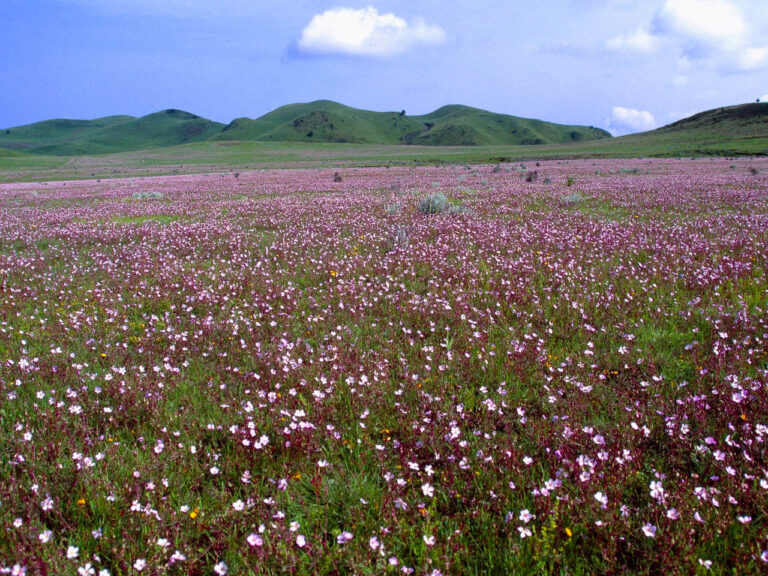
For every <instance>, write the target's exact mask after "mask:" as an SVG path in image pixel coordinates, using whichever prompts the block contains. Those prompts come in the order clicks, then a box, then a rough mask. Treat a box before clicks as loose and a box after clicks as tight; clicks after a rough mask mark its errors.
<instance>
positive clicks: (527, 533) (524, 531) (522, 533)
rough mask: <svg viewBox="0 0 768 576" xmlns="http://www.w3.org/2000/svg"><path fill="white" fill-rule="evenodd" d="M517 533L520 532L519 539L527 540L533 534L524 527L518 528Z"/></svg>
mask: <svg viewBox="0 0 768 576" xmlns="http://www.w3.org/2000/svg"><path fill="white" fill-rule="evenodd" d="M517 531H518V532H520V538H528V537H529V536H533V532H531V531H530V530H529V529H528V528H526V527H525V526H518V527H517Z"/></svg>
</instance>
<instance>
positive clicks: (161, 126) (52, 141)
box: [0, 109, 224, 156]
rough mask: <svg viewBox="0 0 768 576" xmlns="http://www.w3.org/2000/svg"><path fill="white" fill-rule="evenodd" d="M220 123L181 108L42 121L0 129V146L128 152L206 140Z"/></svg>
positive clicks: (61, 152) (47, 151)
mask: <svg viewBox="0 0 768 576" xmlns="http://www.w3.org/2000/svg"><path fill="white" fill-rule="evenodd" d="M223 127H224V125H223V124H220V123H218V122H213V121H211V120H206V119H205V118H200V117H199V116H196V115H194V114H190V113H189V112H183V111H181V110H172V109H171V110H164V111H162V112H156V113H154V114H149V115H148V116H142V117H141V118H134V117H133V116H109V117H106V118H99V119H97V120H63V119H62V120H46V121H44V122H37V123H35V124H30V125H27V126H20V127H17V128H10V129H7V130H2V131H0V148H5V149H9V150H17V151H21V152H27V153H31V154H43V155H53V156H75V155H88V154H107V153H112V152H128V151H132V150H142V149H147V148H158V147H165V146H176V145H179V144H186V143H189V142H200V141H203V140H208V139H210V138H211V137H212V136H214V135H216V134H218V133H219V132H221V129H222V128H223Z"/></svg>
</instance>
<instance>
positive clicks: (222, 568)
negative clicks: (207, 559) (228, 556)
mask: <svg viewBox="0 0 768 576" xmlns="http://www.w3.org/2000/svg"><path fill="white" fill-rule="evenodd" d="M213 571H214V572H216V574H218V575H219V576H225V574H226V573H227V572H229V567H228V566H227V565H226V564H225V563H224V560H222V561H221V562H219V563H218V564H216V566H214V567H213Z"/></svg>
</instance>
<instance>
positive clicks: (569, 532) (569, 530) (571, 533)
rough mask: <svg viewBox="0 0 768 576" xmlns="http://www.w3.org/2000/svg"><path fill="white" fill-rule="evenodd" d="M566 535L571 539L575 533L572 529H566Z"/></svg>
mask: <svg viewBox="0 0 768 576" xmlns="http://www.w3.org/2000/svg"><path fill="white" fill-rule="evenodd" d="M565 533H566V535H567V536H568V538H570V537H571V536H573V532H571V529H570V528H566V529H565Z"/></svg>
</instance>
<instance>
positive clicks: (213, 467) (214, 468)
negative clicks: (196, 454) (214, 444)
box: [209, 466, 219, 476]
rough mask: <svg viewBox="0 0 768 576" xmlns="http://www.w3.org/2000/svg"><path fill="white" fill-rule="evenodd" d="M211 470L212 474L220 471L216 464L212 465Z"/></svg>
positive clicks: (214, 474)
mask: <svg viewBox="0 0 768 576" xmlns="http://www.w3.org/2000/svg"><path fill="white" fill-rule="evenodd" d="M209 472H210V473H211V476H216V475H217V474H218V473H219V469H218V468H217V467H216V466H211V469H210V470H209Z"/></svg>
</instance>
